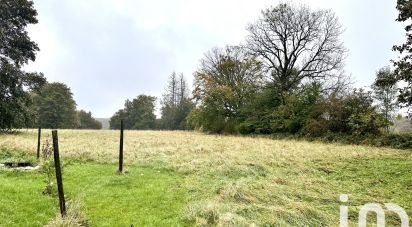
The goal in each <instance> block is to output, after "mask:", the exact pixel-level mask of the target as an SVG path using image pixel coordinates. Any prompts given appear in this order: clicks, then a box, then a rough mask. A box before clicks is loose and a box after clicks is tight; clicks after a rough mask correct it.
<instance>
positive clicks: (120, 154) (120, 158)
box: [119, 120, 123, 173]
mask: <svg viewBox="0 0 412 227" xmlns="http://www.w3.org/2000/svg"><path fill="white" fill-rule="evenodd" d="M122 172H123V120H120V149H119V173H122Z"/></svg>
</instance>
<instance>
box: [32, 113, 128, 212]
mask: <svg viewBox="0 0 412 227" xmlns="http://www.w3.org/2000/svg"><path fill="white" fill-rule="evenodd" d="M41 133H42V129H41V127H39V128H38V130H37V154H36V156H37V159H38V160H39V159H40V146H41ZM123 138H124V126H123V120H121V121H120V141H119V169H118V173H119V174H122V173H123V159H124V157H123ZM52 141H53V161H54V167H55V173H56V175H55V176H56V182H57V191H58V196H59V207H60V214H61V217H62V218H64V217H65V216H66V201H65V196H64V188H63V176H62V170H61V163H60V151H59V137H58V130H56V129H54V130H52Z"/></svg>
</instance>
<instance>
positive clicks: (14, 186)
mask: <svg viewBox="0 0 412 227" xmlns="http://www.w3.org/2000/svg"><path fill="white" fill-rule="evenodd" d="M125 133H126V138H127V139H126V140H125V167H126V168H127V170H128V172H129V173H128V174H125V175H122V176H119V175H117V174H116V170H117V166H116V163H117V161H118V160H117V159H118V157H117V155H118V154H117V151H118V144H117V143H116V142H114V141H117V139H118V133H117V132H115V131H91V130H90V131H89V130H79V131H73V130H60V131H59V137H60V141H61V142H60V144H59V145H60V150H61V155H62V160H66V161H67V160H72V161H74V160H77V161H76V162H73V163H74V164H73V165H70V166H68V167H67V168H65V171H64V173H63V179H64V186H65V193H66V197H67V198H68V199H70V200H75V201H78V202H79V203H80V205H81V208H80V210H81V212H82V214H84V215H85V216H86V219H87V223H88V224H89V225H90V226H102V225H121V226H130V225H131V224H134V226H144V225H155V226H165V225H167V226H178V225H180V226H186V225H188V226H193V225H206V226H207V225H211V226H219V225H226V226H239V225H247V226H248V225H253V224H254V225H257V226H265V225H269V226H270V225H272V226H334V225H337V224H338V223H339V206H340V205H342V204H341V203H340V202H339V195H340V194H349V202H348V203H347V204H346V205H348V206H349V208H350V209H349V219H350V224H351V226H355V224H356V223H357V218H358V215H357V214H358V212H359V209H360V206H362V205H364V204H365V203H368V202H376V203H386V202H394V203H397V204H399V205H400V206H401V207H403V208H404V209H405V210H406V211H407V213H408V214H411V212H412V207H411V203H410V201H411V200H412V197H411V193H410V192H409V191H410V185H411V179H412V175H411V172H410V171H409V167H410V165H411V164H412V155H411V153H410V152H407V151H402V150H395V149H389V148H373V147H368V146H353V145H339V144H324V143H319V142H307V141H298V140H272V139H269V138H259V137H257V138H249V137H241V136H219V135H205V134H201V133H193V132H178V131H169V132H166V131H162V132H159V131H126V132H125ZM48 134H49V132H47V131H45V132H44V135H45V136H48ZM91 137H92V138H93V140H90V138H91ZM35 141H36V132H35V131H34V130H33V131H29V132H27V133H20V134H15V135H0V147H3V148H4V147H9V148H8V149H9V150H10V149H11V148H12V147H13V149H14V150H27V151H29V153H26V155H27V154H28V155H29V156H30V154H31V156H33V155H34V149H33V144H35V143H33V142H35ZM159 141H160V142H159ZM377 173H379V174H377ZM43 180H44V176H43V175H42V174H41V173H39V172H18V171H7V170H0V184H1V185H2V187H0V193H2V195H3V196H1V197H0V220H6V222H5V223H3V222H2V224H5V225H7V224H9V225H11V224H14V225H28V223H30V225H37V226H40V225H44V224H47V223H50V221H51V220H53V219H54V218H55V216H56V213H57V212H58V211H57V210H58V202H57V198H56V197H50V196H44V195H42V193H41V192H42V190H43V188H44V183H43ZM12 201H13V202H12ZM34 210H35V211H36V212H33V211H34ZM373 222H376V220H375V218H373V217H372V216H370V219H369V223H370V224H371V223H373ZM386 222H387V225H389V226H399V219H398V218H397V217H396V216H395V215H392V214H389V213H388V214H387V216H386Z"/></svg>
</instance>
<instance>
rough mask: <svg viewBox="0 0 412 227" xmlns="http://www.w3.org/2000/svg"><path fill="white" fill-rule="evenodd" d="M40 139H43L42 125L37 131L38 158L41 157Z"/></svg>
mask: <svg viewBox="0 0 412 227" xmlns="http://www.w3.org/2000/svg"><path fill="white" fill-rule="evenodd" d="M40 139H41V127H39V129H38V131H37V159H39V158H40Z"/></svg>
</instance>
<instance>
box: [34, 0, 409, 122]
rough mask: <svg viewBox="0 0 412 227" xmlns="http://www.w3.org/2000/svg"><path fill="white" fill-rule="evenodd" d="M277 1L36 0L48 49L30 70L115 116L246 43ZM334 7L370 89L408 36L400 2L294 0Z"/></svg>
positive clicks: (352, 61)
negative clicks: (173, 77) (219, 52)
mask: <svg viewBox="0 0 412 227" xmlns="http://www.w3.org/2000/svg"><path fill="white" fill-rule="evenodd" d="M278 2H279V1H277V0H271V1H269V0H198V1H196V0H194V1H189V0H163V1H160V0H140V1H138V0H87V1H84V0H59V1H55V0H34V3H35V7H36V9H37V11H38V14H39V16H38V19H39V24H37V25H34V26H30V27H29V32H30V36H31V37H32V39H33V40H34V41H36V42H37V43H38V44H39V46H40V49H41V51H40V52H39V53H38V55H37V60H36V62H34V63H30V64H29V65H28V66H27V70H32V71H40V72H43V73H44V74H45V75H46V77H47V78H48V80H49V81H52V82H55V81H59V82H64V83H66V84H67V85H68V86H69V87H71V89H72V92H73V93H74V98H75V100H76V102H77V104H78V108H79V109H85V110H90V111H92V113H93V115H94V116H95V117H110V116H112V115H113V113H114V112H116V111H117V110H118V109H120V108H122V107H123V104H124V101H125V100H126V99H127V98H133V97H135V96H137V95H138V94H142V93H145V94H149V95H154V96H157V97H160V95H161V93H162V91H163V88H164V87H165V82H166V80H167V77H168V76H169V75H170V74H171V72H173V71H176V72H178V73H183V74H184V75H185V76H186V77H187V78H188V81H189V83H192V73H193V72H194V71H195V70H196V69H197V67H198V65H199V60H200V59H201V58H202V56H203V54H204V53H205V52H206V51H208V50H210V49H211V48H213V47H224V46H225V45H228V44H230V45H236V44H239V43H242V42H243V40H244V38H245V36H246V34H247V31H246V26H247V24H248V23H251V22H253V21H255V20H256V19H257V18H258V17H259V15H260V11H261V10H262V9H265V8H266V7H268V6H270V5H275V4H277V3H278ZM294 2H296V3H304V4H306V5H309V6H310V7H311V8H313V9H319V8H330V9H332V10H333V11H334V12H335V13H336V14H337V15H338V17H339V19H340V22H341V24H342V26H343V28H344V29H345V33H344V34H343V36H342V40H343V41H344V43H345V46H346V47H347V48H348V50H349V53H348V58H347V60H346V69H345V70H346V72H347V73H348V74H350V75H352V77H353V79H354V80H355V81H356V86H358V87H362V86H368V85H370V84H371V83H372V81H373V79H374V74H375V72H376V70H377V69H379V68H380V67H382V66H385V65H388V64H389V60H390V59H393V58H394V57H395V56H396V55H395V53H392V51H391V47H392V45H394V44H397V43H402V42H403V41H404V32H403V29H402V25H401V24H399V23H397V22H395V18H396V16H397V11H396V9H395V5H396V1H395V0H295V1H294Z"/></svg>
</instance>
